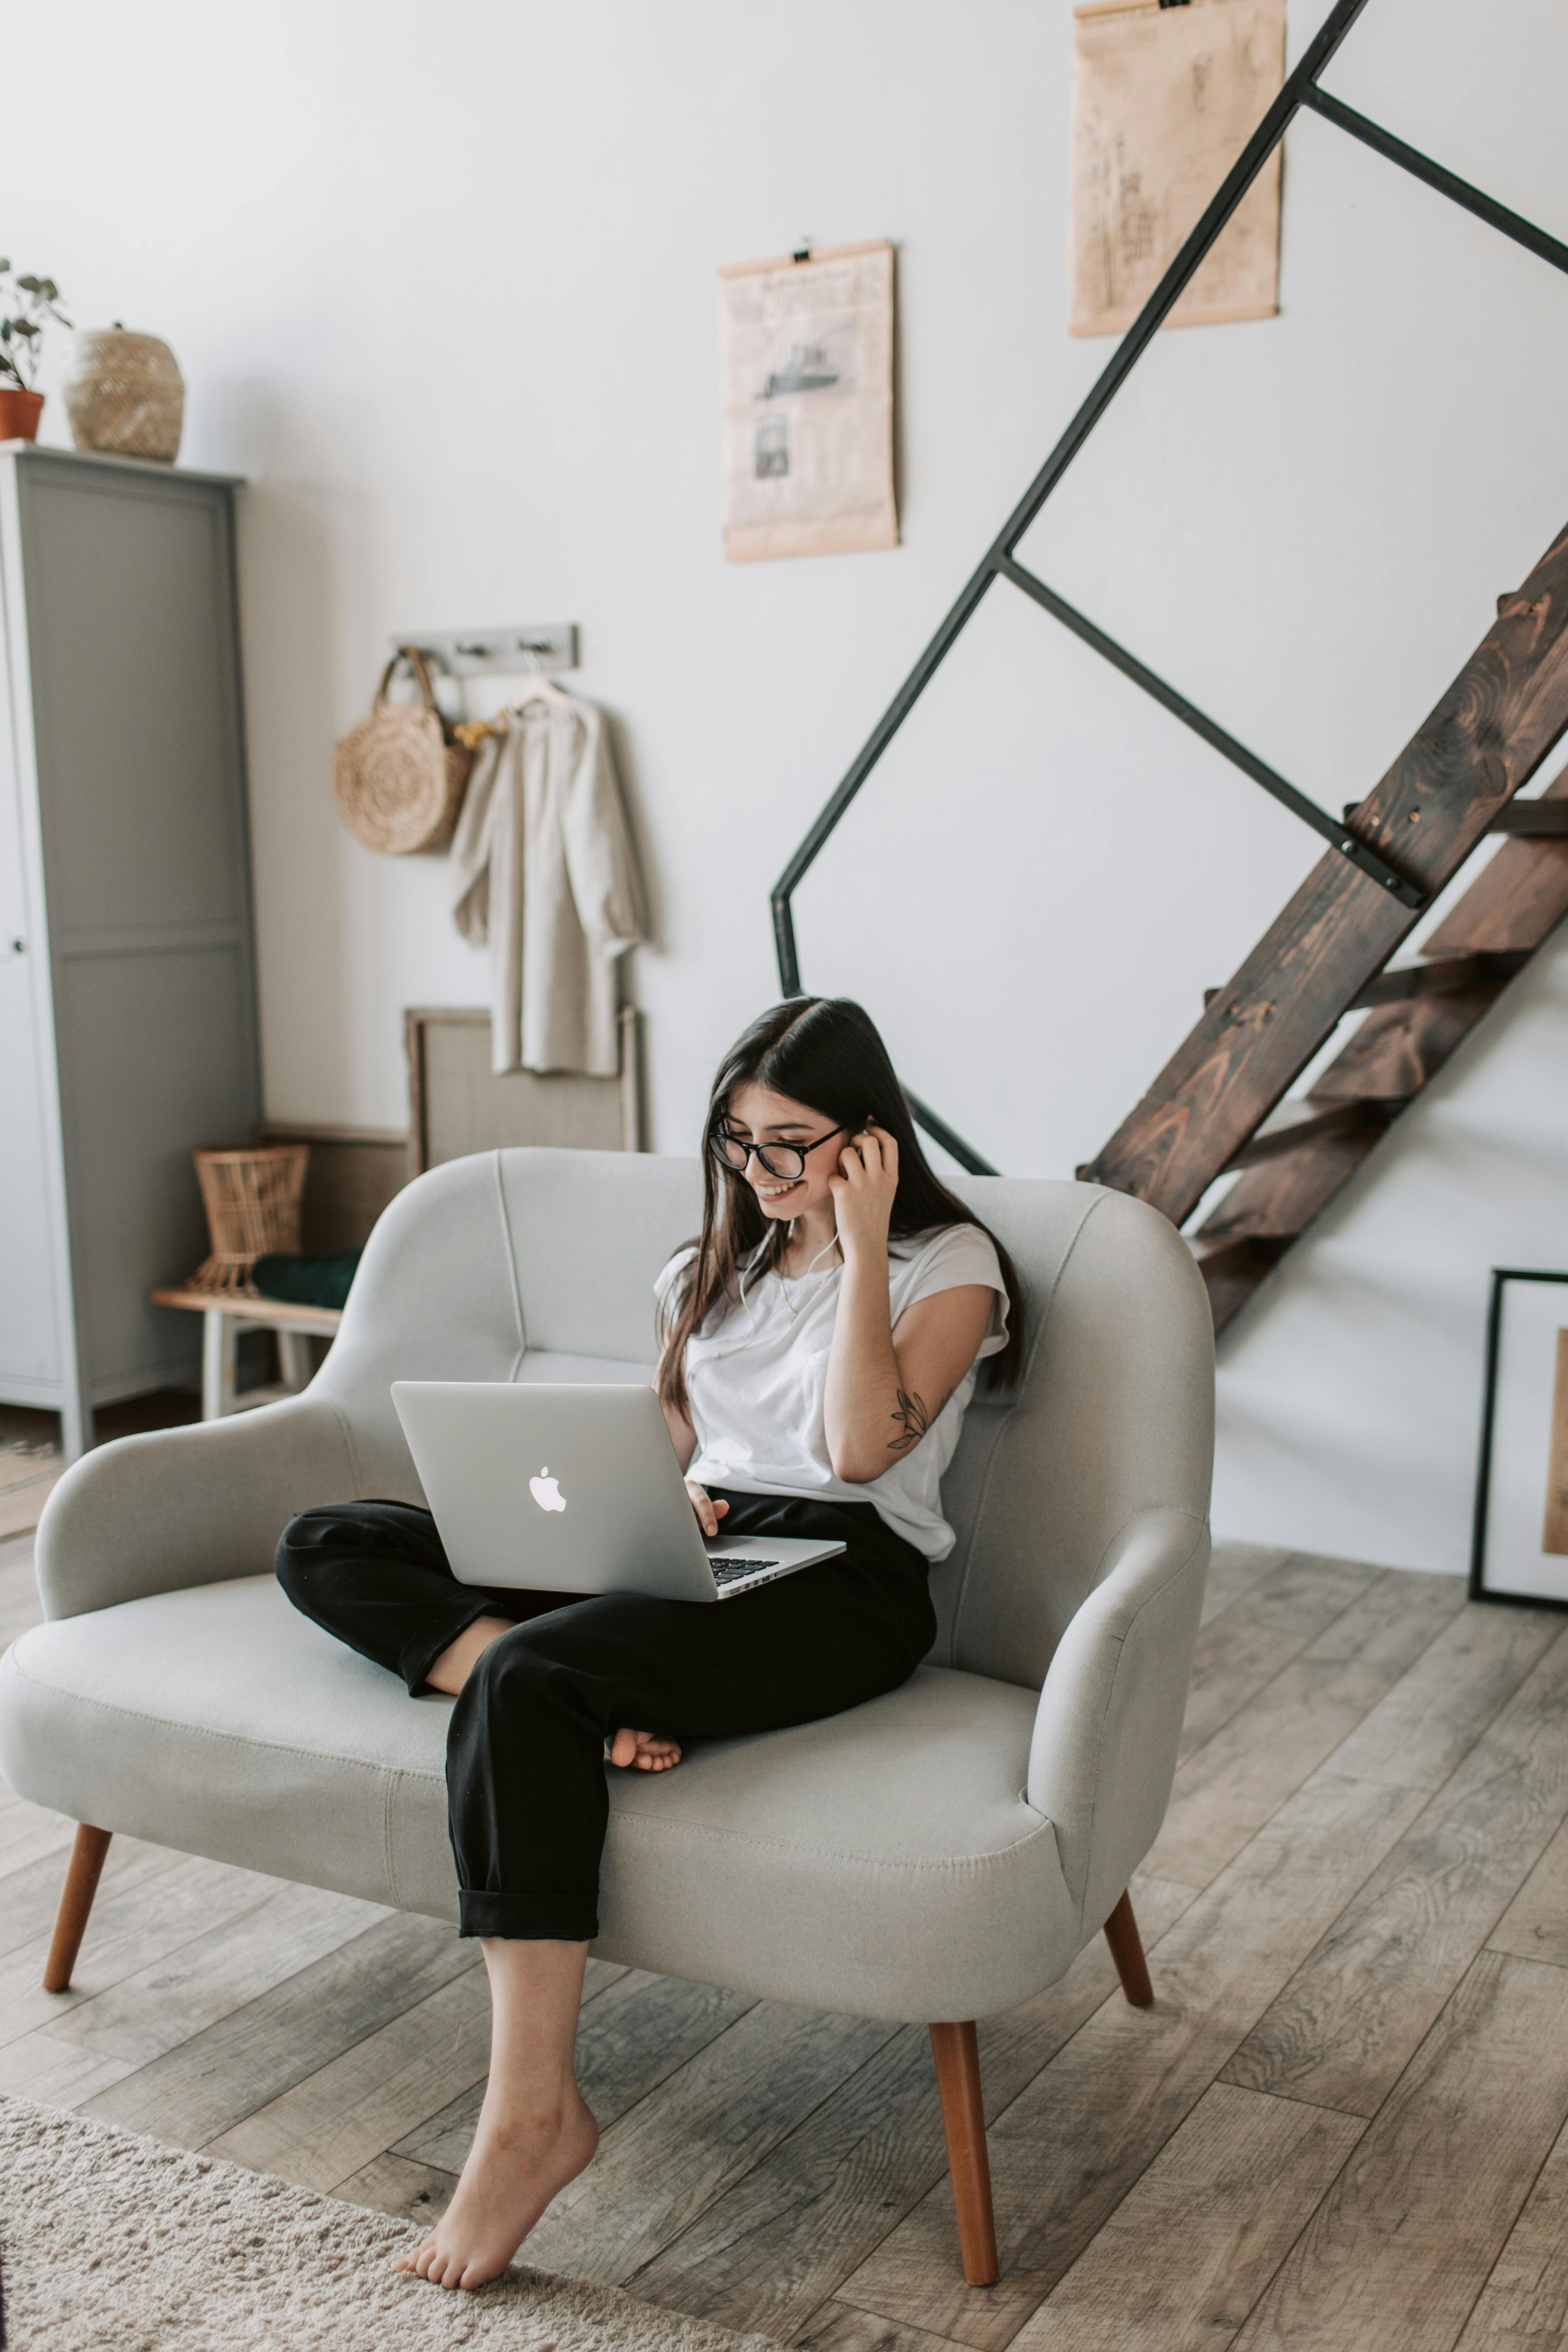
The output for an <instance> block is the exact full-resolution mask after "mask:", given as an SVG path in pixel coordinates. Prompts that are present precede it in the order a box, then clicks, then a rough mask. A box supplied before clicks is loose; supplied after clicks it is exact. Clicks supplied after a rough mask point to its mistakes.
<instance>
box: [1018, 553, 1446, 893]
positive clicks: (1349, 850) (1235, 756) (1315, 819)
mask: <svg viewBox="0 0 1568 2352" xmlns="http://www.w3.org/2000/svg"><path fill="white" fill-rule="evenodd" d="M996 569H997V571H998V572H1000V573H1001V575H1002V577H1003V578H1004V579H1005V580H1010V581H1011V582H1012V583H1013V584H1014V586H1015V587H1016V588H1021V589H1022V590H1023V592H1024V593H1025V595H1026V596H1032V597H1033V598H1034V600H1035V602H1036V604H1039V605H1041V606H1043V607H1044V609H1045V610H1046V611H1047V613H1049V614H1052V615H1053V617H1054V618H1055V619H1057V620H1058V621H1060V623H1061V624H1062V625H1063V627H1064V628H1068V629H1070V630H1071V631H1072V633H1073V635H1074V636H1075V637H1081V638H1082V639H1083V642H1084V644H1085V645H1086V646H1093V648H1094V650H1095V652H1096V653H1097V654H1099V655H1100V656H1102V658H1103V659H1104V660H1106V661H1108V662H1110V665H1111V667H1112V668H1113V669H1119V670H1120V671H1121V674H1122V676H1123V677H1130V678H1131V680H1132V683H1133V685H1134V686H1141V687H1142V689H1143V691H1144V693H1145V694H1147V695H1152V698H1153V699H1154V700H1155V701H1156V702H1158V703H1160V704H1161V705H1162V706H1163V709H1166V710H1168V711H1169V712H1170V713H1171V715H1172V717H1173V719H1180V720H1181V722H1182V724H1183V726H1184V727H1190V728H1191V729H1192V730H1193V732H1194V735H1201V736H1202V737H1203V740H1204V741H1205V743H1209V744H1212V745H1213V747H1214V749H1215V751H1222V752H1223V753H1224V754H1225V757H1226V759H1227V760H1229V761H1231V762H1232V763H1233V765H1234V766H1236V767H1237V768H1239V769H1240V770H1241V772H1242V773H1243V775H1245V776H1250V777H1251V779H1252V781H1253V782H1254V783H1255V784H1261V785H1262V787H1263V789H1264V791H1265V792H1266V793H1271V794H1272V795H1273V797H1274V799H1275V800H1277V801H1279V803H1281V804H1282V805H1283V806H1284V807H1286V808H1288V809H1289V812H1290V814H1291V815H1292V816H1296V817H1300V820H1301V823H1302V824H1310V826H1311V828H1312V831H1313V832H1314V833H1316V834H1320V835H1321V836H1322V838H1323V839H1324V840H1325V841H1326V842H1328V843H1329V844H1330V845H1331V846H1332V847H1333V848H1335V849H1337V850H1338V851H1339V853H1340V855H1341V856H1342V857H1345V858H1348V859H1349V860H1350V863H1351V864H1352V866H1357V867H1358V868H1359V869H1360V871H1361V872H1362V873H1363V874H1365V875H1367V876H1368V877H1370V878H1371V879H1372V880H1373V882H1375V883H1377V884H1378V886H1379V887H1380V888H1382V889H1384V890H1387V891H1389V892H1390V893H1391V894H1392V896H1393V897H1394V898H1397V899H1398V900H1399V902H1400V904H1401V905H1402V906H1405V907H1411V908H1415V909H1416V910H1417V911H1419V910H1420V909H1421V908H1423V907H1425V906H1426V893H1425V891H1422V890H1419V889H1417V887H1416V886H1415V883H1414V882H1410V881H1407V880H1406V878H1405V876H1404V875H1403V874H1400V873H1397V872H1395V870H1394V867H1393V866H1389V865H1386V864H1385V863H1384V860H1383V859H1382V858H1381V857H1379V856H1377V854H1376V852H1375V851H1373V850H1371V849H1368V848H1367V847H1366V845H1365V844H1364V843H1363V842H1360V841H1358V840H1357V839H1356V837H1355V835H1354V834H1352V832H1351V831H1350V829H1349V827H1348V825H1346V824H1343V823H1342V822H1341V820H1340V819H1339V818H1338V817H1334V816H1331V815H1330V814H1329V812H1328V810H1327V809H1325V808H1321V807H1320V806H1319V805H1318V803H1317V802H1316V801H1313V800H1309V799H1308V797H1307V795H1306V793H1300V792H1298V791H1297V789H1296V787H1295V785H1294V784H1292V783H1288V782H1286V780H1285V778H1284V777H1283V776H1282V775H1280V774H1279V772H1278V770H1277V769H1274V768H1271V767H1270V766H1269V765H1268V761H1266V760H1260V759H1259V758H1258V754H1257V753H1256V752H1255V751H1248V750H1247V746H1246V744H1245V743H1238V742H1237V740H1236V737H1235V736H1234V735H1230V734H1227V733H1226V730H1225V729H1224V728H1223V727H1221V726H1220V725H1219V723H1218V722H1217V720H1215V719H1211V718H1209V716H1208V714H1207V713H1206V712H1205V711H1202V710H1200V709H1198V707H1197V705H1196V703H1195V702H1189V701H1188V700H1187V698H1186V696H1185V695H1184V694H1179V693H1178V692H1177V690H1176V688H1174V687H1173V686H1168V685H1167V684H1166V682H1165V680H1164V679H1163V677H1159V676H1158V675H1157V674H1156V672H1155V671H1153V670H1152V669H1149V668H1147V667H1145V666H1144V664H1143V663H1142V662H1141V661H1140V660H1139V659H1138V656H1137V655H1136V654H1130V653H1129V652H1128V650H1127V648H1126V646H1122V645H1118V643H1117V641H1116V639H1115V638H1114V637H1108V636H1107V635H1106V634H1105V631H1104V630H1103V629H1100V628H1097V627H1096V626H1095V625H1094V623H1093V622H1092V621H1091V620H1089V618H1088V616H1087V614H1083V613H1080V612H1079V610H1078V608H1077V606H1076V605H1074V604H1068V601H1067V599H1066V597H1065V596H1058V594H1057V592H1056V590H1055V589H1054V588H1047V585H1046V583H1045V582H1044V581H1043V580H1040V579H1037V577H1036V575H1035V573H1034V572H1028V571H1026V569H1025V567H1024V566H1023V564H1021V563H1016V562H1014V560H1013V558H1012V557H1011V556H1010V555H1005V556H1003V557H1002V558H1001V559H1000V560H999V562H997V566H996Z"/></svg>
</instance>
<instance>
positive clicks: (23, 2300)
mask: <svg viewBox="0 0 1568 2352" xmlns="http://www.w3.org/2000/svg"><path fill="white" fill-rule="evenodd" d="M408 2242H409V2231H408V2228H407V2225H406V2223H405V2222H402V2221H391V2220H389V2219H388V2218H387V2216H386V2215H384V2214H382V2213H370V2212H366V2211H365V2210H364V2209H363V2207H362V2206H358V2205H344V2204H341V2203H339V2202H338V2200H336V2199H334V2198H331V2197H316V2196H312V2195H311V2194H310V2191H309V2190H307V2189H291V2188H290V2187H289V2184H288V2183H287V2181H282V2180H273V2179H268V2177H267V2176H266V2175H265V2174H263V2173H257V2172H246V2171H243V2170H242V2169H241V2168H240V2167H239V2166H238V2165H235V2164H220V2163H217V2162H216V2161H215V2160H214V2159H213V2158H210V2157H204V2156H187V2155H186V2154H185V2152H184V2149H183V2148H177V2147H163V2144H162V2143H161V2142H160V2141H158V2140H153V2139H136V2138H133V2137H132V2135H131V2134H130V2133H129V2132H121V2131H115V2130H114V2129H112V2128H111V2127H110V2126H109V2125H107V2124H99V2123H91V2122H89V2121H87V2120H86V2119H85V2118H83V2117H82V2116H70V2115H57V2114H55V2113H54V2112H53V2111H52V2110H50V2109H48V2108H46V2107H37V2106H34V2105H32V2103H31V2101H29V2100H26V2099H0V2254H3V2257H4V2264H5V2270H4V2278H5V2320H6V2338H5V2341H6V2346H7V2352H46V2347H47V2352H251V2347H256V2352H260V2347H266V2352H447V2347H448V2346H458V2345H476V2346H482V2347H490V2348H491V2352H501V2347H519V2352H776V2347H774V2346H773V2345H772V2344H771V2342H770V2341H769V2339H767V2338H764V2337H763V2336H736V2335H734V2334H733V2333H731V2330H730V2329H728V2328H724V2327H712V2326H709V2325H708V2324H707V2322H706V2321H703V2320H698V2319H685V2318H682V2317H681V2316H680V2315H679V2313H676V2312H669V2311H660V2310H658V2309H656V2308H655V2307H654V2306H653V2305H651V2304H646V2303H637V2302H636V2301H635V2300H634V2299H633V2298H632V2296H630V2295H628V2294H617V2293H616V2290H615V2289H614V2288H613V2287H600V2286H588V2285H584V2284H581V2283H580V2282H577V2281H574V2280H572V2279H560V2278H552V2277H550V2276H549V2275H548V2273H545V2272H543V2271H529V2270H522V2269H516V2268H514V2269H512V2270H510V2271H508V2272H506V2273H504V2274H503V2275H502V2276H501V2277H500V2278H499V2279H496V2280H495V2281H494V2282H493V2283H492V2284H490V2285H489V2286H487V2287H481V2288H480V2289H479V2292H478V2293H477V2294H461V2293H448V2292H447V2289H446V2288H444V2287H438V2286H427V2285H426V2284H425V2282H424V2281H423V2280H421V2279H414V2278H408V2277H406V2276H405V2275H403V2274H401V2273H392V2272H390V2271H389V2270H388V2269H387V2267H386V2264H387V2262H388V2259H389V2257H390V2256H391V2255H393V2254H395V2253H396V2252H399V2251H400V2250H401V2249H402V2248H403V2247H404V2246H405V2245H407V2243H408Z"/></svg>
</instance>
